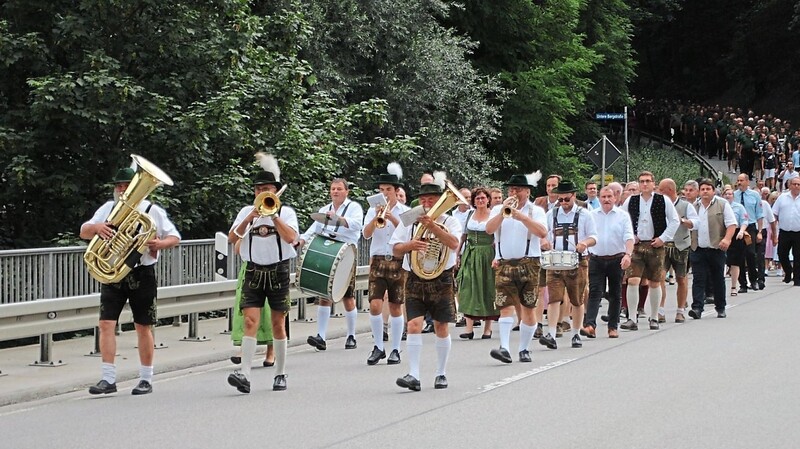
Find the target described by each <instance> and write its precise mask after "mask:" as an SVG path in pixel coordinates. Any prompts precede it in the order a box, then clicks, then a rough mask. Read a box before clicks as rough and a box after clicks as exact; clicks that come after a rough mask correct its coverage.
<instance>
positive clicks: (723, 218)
mask: <svg viewBox="0 0 800 449" xmlns="http://www.w3.org/2000/svg"><path fill="white" fill-rule="evenodd" d="M699 184H700V201H698V202H696V203H695V204H694V208H695V210H696V211H697V217H698V218H697V226H695V227H694V229H693V230H694V231H695V232H692V234H691V237H692V252H691V253H690V255H689V257H690V258H691V261H692V266H693V267H695V270H694V271H693V273H692V274H693V279H692V310H690V311H689V316H690V317H692V318H694V319H696V320H699V319H700V318H702V316H703V304H704V302H705V298H706V286H707V285H709V284H710V285H712V290H713V291H714V308H715V309H716V310H717V316H718V317H720V318H725V306H726V300H725V251H727V250H728V247H729V246H730V245H731V241H732V239H733V234H734V232H736V224H737V222H736V216H735V215H734V213H733V208H732V207H731V205H730V204H729V203H728V202H727V201H725V200H724V199H722V198H720V197H718V196H716V195H715V189H714V182H713V181H711V180H710V179H707V178H706V179H701V180H700V182H699Z"/></svg>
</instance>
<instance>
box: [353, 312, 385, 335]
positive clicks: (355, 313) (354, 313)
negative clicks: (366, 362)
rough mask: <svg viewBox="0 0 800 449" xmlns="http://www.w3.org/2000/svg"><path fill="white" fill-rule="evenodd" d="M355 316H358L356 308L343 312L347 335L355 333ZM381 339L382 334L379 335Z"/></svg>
mask: <svg viewBox="0 0 800 449" xmlns="http://www.w3.org/2000/svg"><path fill="white" fill-rule="evenodd" d="M356 318H358V310H356V309H353V310H351V311H349V312H347V311H345V312H344V319H345V321H346V322H347V335H348V336H349V335H352V336H355V335H356ZM381 341H383V336H381Z"/></svg>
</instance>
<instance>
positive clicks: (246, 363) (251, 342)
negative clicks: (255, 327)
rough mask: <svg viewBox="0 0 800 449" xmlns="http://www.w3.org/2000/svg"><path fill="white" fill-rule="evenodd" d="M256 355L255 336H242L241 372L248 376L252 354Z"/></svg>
mask: <svg viewBox="0 0 800 449" xmlns="http://www.w3.org/2000/svg"><path fill="white" fill-rule="evenodd" d="M254 355H256V339H255V337H247V336H245V337H242V374H244V375H245V377H250V367H252V366H253V356H254Z"/></svg>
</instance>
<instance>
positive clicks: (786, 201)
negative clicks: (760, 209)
mask: <svg viewBox="0 0 800 449" xmlns="http://www.w3.org/2000/svg"><path fill="white" fill-rule="evenodd" d="M788 187H789V191H788V192H786V193H784V194H782V195H781V196H779V197H778V199H777V200H775V204H773V205H772V212H773V213H774V214H775V219H776V220H777V221H778V229H779V231H778V233H777V235H775V234H773V235H772V241H773V242H774V243H775V244H776V245H778V260H779V261H780V263H781V268H783V273H784V274H783V282H784V283H786V284H788V283H790V282H792V281H794V286H795V287H800V178H793V179H792V180H791V181H789V186H788ZM789 251H791V252H792V259H793V260H794V262H792V261H791V260H789Z"/></svg>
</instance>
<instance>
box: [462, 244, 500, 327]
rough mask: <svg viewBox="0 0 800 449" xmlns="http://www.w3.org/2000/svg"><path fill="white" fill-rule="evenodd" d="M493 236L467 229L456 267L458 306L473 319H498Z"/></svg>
mask: <svg viewBox="0 0 800 449" xmlns="http://www.w3.org/2000/svg"><path fill="white" fill-rule="evenodd" d="M492 260H494V235H492V234H487V233H486V232H483V231H467V239H466V248H465V249H464V254H462V256H461V267H460V268H459V270H458V276H457V277H456V281H457V282H458V309H459V311H460V312H461V313H463V314H464V315H465V316H467V317H469V318H473V319H478V318H480V319H497V318H498V317H499V316H500V311H499V310H497V308H496V307H495V305H494V297H495V288H494V269H493V268H492Z"/></svg>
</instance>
